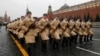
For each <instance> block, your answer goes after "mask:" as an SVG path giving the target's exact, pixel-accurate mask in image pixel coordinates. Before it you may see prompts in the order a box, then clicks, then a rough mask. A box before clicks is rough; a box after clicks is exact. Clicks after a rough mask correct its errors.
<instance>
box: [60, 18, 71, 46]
mask: <svg viewBox="0 0 100 56" xmlns="http://www.w3.org/2000/svg"><path fill="white" fill-rule="evenodd" d="M60 25H61V29H62V36H63V40H62V47H64V45H66V46H68V42H69V37H70V31H69V26H68V21H67V19H66V18H65V19H63V20H62V21H61V22H60Z"/></svg>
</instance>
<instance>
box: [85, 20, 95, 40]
mask: <svg viewBox="0 0 100 56" xmlns="http://www.w3.org/2000/svg"><path fill="white" fill-rule="evenodd" d="M86 27H87V33H88V36H87V41H89V40H91V41H92V37H93V34H94V33H93V31H92V24H91V22H90V20H88V21H87V22H86Z"/></svg>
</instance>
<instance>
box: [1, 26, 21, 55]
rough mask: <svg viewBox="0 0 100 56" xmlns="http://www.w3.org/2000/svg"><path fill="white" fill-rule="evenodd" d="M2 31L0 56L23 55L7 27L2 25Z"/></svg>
mask: <svg viewBox="0 0 100 56" xmlns="http://www.w3.org/2000/svg"><path fill="white" fill-rule="evenodd" d="M0 31H1V32H0V56H21V53H20V52H19V50H18V48H17V46H16V45H15V43H14V42H13V41H12V39H11V38H10V36H9V34H8V33H7V31H6V30H5V27H2V28H1V30H0Z"/></svg>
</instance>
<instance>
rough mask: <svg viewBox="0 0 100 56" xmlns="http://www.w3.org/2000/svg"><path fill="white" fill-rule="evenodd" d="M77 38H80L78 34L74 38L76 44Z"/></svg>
mask: <svg viewBox="0 0 100 56" xmlns="http://www.w3.org/2000/svg"><path fill="white" fill-rule="evenodd" d="M77 38H78V35H76V36H75V38H74V43H75V44H77Z"/></svg>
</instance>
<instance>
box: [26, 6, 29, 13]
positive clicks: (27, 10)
mask: <svg viewBox="0 0 100 56" xmlns="http://www.w3.org/2000/svg"><path fill="white" fill-rule="evenodd" d="M27 12H29V8H28V5H27V8H26V13H27Z"/></svg>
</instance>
